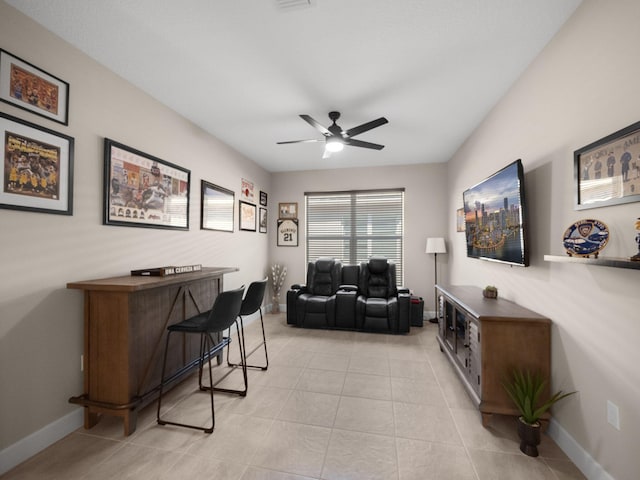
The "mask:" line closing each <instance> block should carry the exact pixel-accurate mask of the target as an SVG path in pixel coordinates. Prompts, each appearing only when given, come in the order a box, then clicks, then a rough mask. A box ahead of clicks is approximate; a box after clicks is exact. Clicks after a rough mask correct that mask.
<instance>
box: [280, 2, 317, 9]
mask: <svg viewBox="0 0 640 480" xmlns="http://www.w3.org/2000/svg"><path fill="white" fill-rule="evenodd" d="M275 2H276V7H278V8H279V9H280V10H293V9H295V8H305V7H310V6H311V0H275Z"/></svg>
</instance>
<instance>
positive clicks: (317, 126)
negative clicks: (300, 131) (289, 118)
mask: <svg viewBox="0 0 640 480" xmlns="http://www.w3.org/2000/svg"><path fill="white" fill-rule="evenodd" d="M300 118H301V119H303V120H304V121H305V122H307V123H308V124H309V125H311V126H312V127H313V128H315V129H316V130H319V131H320V133H322V134H323V135H325V136H330V135H331V132H330V131H329V130H327V129H326V128H325V127H323V126H322V125H320V124H319V123H318V122H316V121H315V120H314V119H313V118H311V117H310V116H309V115H300Z"/></svg>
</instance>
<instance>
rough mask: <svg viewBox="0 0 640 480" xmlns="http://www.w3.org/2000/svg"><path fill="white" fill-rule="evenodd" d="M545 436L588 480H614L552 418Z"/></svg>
mask: <svg viewBox="0 0 640 480" xmlns="http://www.w3.org/2000/svg"><path fill="white" fill-rule="evenodd" d="M547 434H548V435H549V436H550V437H551V438H552V439H553V441H554V442H556V443H557V444H558V446H559V447H560V448H561V449H562V451H563V452H564V453H566V454H567V457H569V458H570V459H571V461H572V462H573V463H574V464H575V465H576V467H578V468H579V469H580V471H581V472H582V473H583V475H584V476H585V477H587V478H588V479H589V480H615V479H614V478H613V477H612V476H611V475H610V474H609V473H608V472H607V471H606V470H605V469H604V468H602V465H600V464H599V463H598V462H596V461H595V460H594V458H593V457H592V456H591V455H589V453H588V452H587V451H586V450H585V449H584V448H582V446H581V445H580V444H579V443H578V442H576V441H575V439H574V438H573V437H572V436H571V435H569V433H568V432H567V431H566V430H565V429H564V428H562V426H561V425H560V424H559V423H558V422H557V421H556V420H555V419H554V418H552V419H551V421H550V422H549V428H548V430H547Z"/></svg>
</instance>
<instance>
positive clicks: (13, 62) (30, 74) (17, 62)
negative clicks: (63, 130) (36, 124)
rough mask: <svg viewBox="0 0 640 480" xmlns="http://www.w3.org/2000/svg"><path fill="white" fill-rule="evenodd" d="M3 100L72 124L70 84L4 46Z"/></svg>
mask: <svg viewBox="0 0 640 480" xmlns="http://www.w3.org/2000/svg"><path fill="white" fill-rule="evenodd" d="M0 100H1V101H3V102H5V103H9V104H11V105H14V106H16V107H18V108H21V109H23V110H28V111H29V112H32V113H35V114H36V115H40V116H41V117H45V118H48V119H49V120H53V121H54V122H58V123H61V124H63V125H69V84H68V83H67V82H65V81H64V80H60V79H59V78H57V77H54V76H53V75H51V74H50V73H47V72H45V71H44V70H41V69H40V68H38V67H36V66H35V65H32V64H30V63H29V62H26V61H25V60H22V59H21V58H18V57H16V56H15V55H12V54H10V53H9V52H7V51H6V50H2V49H0Z"/></svg>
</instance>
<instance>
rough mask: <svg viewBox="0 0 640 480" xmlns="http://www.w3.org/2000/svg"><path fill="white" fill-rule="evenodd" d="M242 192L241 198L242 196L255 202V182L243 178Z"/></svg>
mask: <svg viewBox="0 0 640 480" xmlns="http://www.w3.org/2000/svg"><path fill="white" fill-rule="evenodd" d="M240 192H241V193H240V198H242V199H243V200H248V201H249V202H253V199H254V195H253V182H250V181H249V180H246V179H244V178H243V179H242V182H241V185H240Z"/></svg>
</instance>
